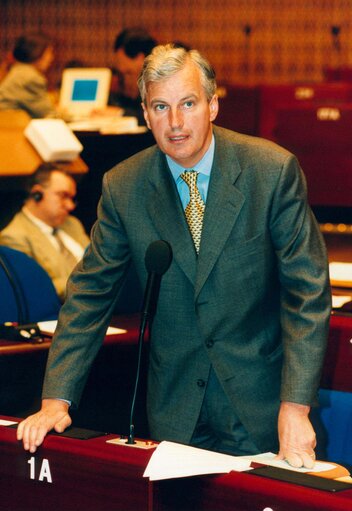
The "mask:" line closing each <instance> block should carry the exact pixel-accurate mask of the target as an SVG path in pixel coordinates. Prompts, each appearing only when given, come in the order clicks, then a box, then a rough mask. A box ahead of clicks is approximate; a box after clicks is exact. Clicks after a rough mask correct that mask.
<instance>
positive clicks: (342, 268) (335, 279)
mask: <svg viewBox="0 0 352 511" xmlns="http://www.w3.org/2000/svg"><path fill="white" fill-rule="evenodd" d="M329 271H330V282H331V284H332V285H333V286H337V287H350V288H352V263H340V262H332V263H330V264H329Z"/></svg>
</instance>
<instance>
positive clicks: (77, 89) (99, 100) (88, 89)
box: [59, 68, 111, 118]
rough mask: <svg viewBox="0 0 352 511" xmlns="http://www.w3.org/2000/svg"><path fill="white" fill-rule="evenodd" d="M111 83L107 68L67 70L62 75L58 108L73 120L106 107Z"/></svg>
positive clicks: (109, 71) (109, 72)
mask: <svg viewBox="0 0 352 511" xmlns="http://www.w3.org/2000/svg"><path fill="white" fill-rule="evenodd" d="M110 82H111V70H110V69H108V68H68V69H65V70H64V72H63V75H62V83H61V89H60V103H59V104H60V108H61V109H62V111H63V112H64V114H65V115H66V114H67V116H68V118H69V117H70V116H72V117H73V118H75V117H77V118H79V117H84V116H87V115H89V114H90V112H92V111H93V110H99V109H103V108H105V107H106V105H107V102H108V98H109V92H110Z"/></svg>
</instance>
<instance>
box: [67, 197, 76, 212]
mask: <svg viewBox="0 0 352 511" xmlns="http://www.w3.org/2000/svg"><path fill="white" fill-rule="evenodd" d="M75 207H76V201H75V199H72V198H71V197H66V209H67V211H73V210H74V209H75Z"/></svg>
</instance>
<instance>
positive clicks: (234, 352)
mask: <svg viewBox="0 0 352 511" xmlns="http://www.w3.org/2000/svg"><path fill="white" fill-rule="evenodd" d="M139 88H140V92H141V97H142V100H143V109H144V115H145V119H146V122H147V125H148V126H149V128H151V129H152V131H153V134H154V136H155V138H156V141H157V146H154V147H151V148H149V149H147V150H145V151H143V152H142V153H139V154H137V155H135V156H133V157H132V158H130V159H128V160H127V161H125V162H123V163H122V164H120V165H118V166H116V167H115V168H114V169H112V170H111V171H110V172H108V173H107V174H106V175H105V178H104V184H103V192H102V198H101V201H100V205H99V211H98V221H97V222H96V224H95V226H94V228H93V231H92V240H91V245H90V248H89V249H88V251H87V253H86V255H85V257H84V259H83V261H82V263H81V264H80V265H79V266H78V268H77V269H76V271H75V272H74V274H73V275H72V277H71V279H70V282H69V286H68V288H69V296H68V299H67V301H66V303H65V305H64V306H63V309H62V313H61V316H60V320H59V325H58V330H57V333H56V336H55V339H54V341H53V345H52V348H51V350H50V356H49V361H48V367H47V373H46V378H45V383H44V390H43V398H44V399H43V405H42V409H41V411H40V412H38V413H37V414H35V415H33V416H31V417H29V418H27V419H26V420H25V421H24V422H22V423H21V424H20V425H19V428H18V438H19V439H20V440H23V444H24V448H25V449H27V450H30V452H35V450H36V448H37V447H38V445H40V444H41V442H42V441H43V439H44V436H45V434H46V433H47V432H48V431H49V430H50V429H52V428H55V430H56V431H63V430H64V429H65V428H66V427H67V426H68V425H69V424H70V423H71V419H70V416H69V413H68V409H69V404H71V405H72V406H77V404H78V402H79V399H80V395H81V392H82V389H83V387H84V384H85V379H86V376H87V372H88V369H89V367H90V365H91V363H92V360H93V358H94V356H95V354H96V352H97V351H98V349H99V346H100V343H101V341H102V339H103V337H104V332H105V330H106V327H107V325H108V324H109V320H110V317H111V311H112V309H113V301H114V297H115V296H116V293H117V290H118V289H119V287H120V285H121V281H122V279H123V277H124V275H125V273H126V270H127V268H128V266H129V264H130V263H131V261H133V262H134V264H135V267H136V269H137V272H138V275H139V277H140V280H141V283H142V284H144V283H145V282H146V279H147V275H146V269H145V267H144V255H145V251H146V249H147V247H148V246H149V244H150V243H151V242H152V241H154V240H157V239H164V240H166V241H168V242H169V243H170V245H171V247H172V250H173V261H172V264H171V266H170V268H169V270H168V271H167V272H166V274H165V275H164V276H163V280H162V283H161V289H160V296H159V302H158V307H157V311H156V315H155V318H154V321H153V325H152V328H151V340H150V348H151V349H150V359H149V377H148V402H147V407H148V418H149V425H150V432H151V436H152V438H154V439H157V440H162V439H168V440H172V441H176V442H181V443H186V444H191V445H195V446H198V447H204V448H208V449H213V450H216V451H220V452H228V453H229V452H230V453H233V454H244V453H258V452H261V451H267V450H275V449H276V450H278V452H279V457H280V458H286V459H287V460H288V461H289V462H290V463H291V464H292V465H295V466H302V465H305V466H307V467H311V466H312V465H313V463H314V448H315V433H314V430H313V428H312V426H311V423H310V421H309V417H308V414H309V411H310V406H311V405H312V404H314V402H315V401H316V394H317V388H318V385H319V379H320V373H321V368H322V363H323V357H324V351H325V345H326V338H327V332H328V322H329V314H330V292H329V281H328V271H327V258H326V253H325V248H324V244H323V241H322V238H321V235H320V232H319V229H318V226H317V224H316V222H315V220H314V218H313V215H312V213H311V211H310V209H309V207H308V205H307V198H306V186H305V180H304V177H303V175H302V171H301V169H300V167H299V165H298V162H297V160H296V159H295V157H294V156H293V155H292V154H290V153H289V152H288V151H286V150H285V149H282V148H280V147H278V146H277V145H275V144H273V143H271V142H267V141H264V140H261V139H256V138H252V137H248V136H243V135H240V134H238V133H234V132H230V131H228V130H224V129H221V128H217V127H215V126H214V127H213V126H212V121H214V120H215V118H216V115H217V112H218V100H217V96H216V94H215V91H216V84H215V74H214V71H213V69H212V68H211V66H210V65H209V63H208V62H207V61H206V60H205V59H204V58H203V57H202V56H201V55H200V54H199V53H198V52H197V51H194V50H191V51H187V50H185V49H183V48H177V49H176V48H173V47H170V46H169V45H167V46H158V47H156V48H155V49H154V50H153V52H152V54H151V55H150V56H148V57H147V58H146V60H145V63H144V67H143V70H142V73H141V76H140V79H139ZM185 170H187V171H193V173H194V172H195V173H196V174H197V179H196V180H195V181H196V184H197V188H195V187H194V183H193V185H190V184H189V183H187V181H188V180H189V178H188V177H187V176H189V174H188V173H187V175H186V174H184V171H185ZM191 173H192V172H191ZM192 186H193V188H192ZM190 190H191V191H190ZM193 200H195V201H196V202H197V205H196V206H195V203H194V202H192V201H193ZM191 203H192V206H191ZM193 206H194V210H193V213H194V215H193V218H190V215H189V212H190V207H191V209H192V207H193ZM196 210H197V212H196ZM199 212H200V216H201V217H202V216H203V218H202V219H201V218H198V221H202V222H203V223H202V229H201V231H200V229H199V228H198V231H197V229H196V230H194V222H195V216H196V215H198V213H199ZM195 231H197V232H195ZM200 232H201V236H200ZM97 318H99V320H97ZM73 339H74V343H73Z"/></svg>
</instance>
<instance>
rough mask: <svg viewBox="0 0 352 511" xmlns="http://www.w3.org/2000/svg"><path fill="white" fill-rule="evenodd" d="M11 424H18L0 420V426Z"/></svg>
mask: <svg viewBox="0 0 352 511" xmlns="http://www.w3.org/2000/svg"><path fill="white" fill-rule="evenodd" d="M13 424H18V422H15V421H8V420H6V419H0V426H12V425H13Z"/></svg>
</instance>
